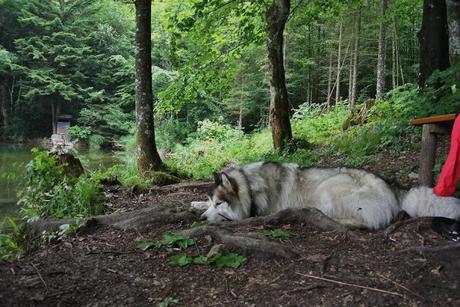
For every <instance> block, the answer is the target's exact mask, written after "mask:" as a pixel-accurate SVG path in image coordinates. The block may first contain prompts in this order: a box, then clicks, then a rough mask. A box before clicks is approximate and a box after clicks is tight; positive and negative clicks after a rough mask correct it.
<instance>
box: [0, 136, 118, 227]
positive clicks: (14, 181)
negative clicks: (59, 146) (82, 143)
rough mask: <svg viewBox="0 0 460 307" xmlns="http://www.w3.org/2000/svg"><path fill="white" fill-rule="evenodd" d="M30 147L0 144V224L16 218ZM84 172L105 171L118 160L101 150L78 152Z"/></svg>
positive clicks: (112, 154)
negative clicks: (9, 217) (7, 218)
mask: <svg viewBox="0 0 460 307" xmlns="http://www.w3.org/2000/svg"><path fill="white" fill-rule="evenodd" d="M31 149H32V146H28V145H17V144H0V222H2V221H3V220H4V218H5V217H6V216H13V217H14V216H16V215H17V212H18V209H19V207H18V206H17V205H16V202H17V200H18V199H17V194H18V192H19V190H20V189H21V188H22V187H23V184H24V181H25V166H26V165H27V163H29V161H30V160H31V159H32V157H33V156H32V154H31V152H30V150H31ZM78 158H80V160H81V162H82V164H83V166H84V168H85V170H88V169H89V170H94V169H106V168H107V167H110V166H111V165H113V164H115V163H116V162H117V161H118V159H117V157H116V155H115V154H114V153H113V152H108V151H101V150H87V151H79V153H78Z"/></svg>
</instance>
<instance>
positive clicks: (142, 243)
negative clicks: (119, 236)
mask: <svg viewBox="0 0 460 307" xmlns="http://www.w3.org/2000/svg"><path fill="white" fill-rule="evenodd" d="M152 247H153V248H160V247H161V242H159V241H140V242H138V243H136V248H138V249H141V250H143V251H146V250H148V249H149V248H152Z"/></svg>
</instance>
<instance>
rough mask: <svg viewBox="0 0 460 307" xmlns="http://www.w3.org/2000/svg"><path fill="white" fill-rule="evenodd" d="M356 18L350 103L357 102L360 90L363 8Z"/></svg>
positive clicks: (352, 104)
mask: <svg viewBox="0 0 460 307" xmlns="http://www.w3.org/2000/svg"><path fill="white" fill-rule="evenodd" d="M356 14H357V16H356V20H355V42H354V43H355V52H354V53H353V80H352V82H351V98H350V105H351V106H354V105H355V104H356V94H357V92H358V60H359V36H360V34H361V9H359V10H358V12H357V13H356Z"/></svg>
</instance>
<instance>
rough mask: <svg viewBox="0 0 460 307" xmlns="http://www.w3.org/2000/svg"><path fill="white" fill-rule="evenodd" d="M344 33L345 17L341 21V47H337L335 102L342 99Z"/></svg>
mask: <svg viewBox="0 0 460 307" xmlns="http://www.w3.org/2000/svg"><path fill="white" fill-rule="evenodd" d="M342 35H343V19H342V18H341V19H340V23H339V47H338V49H337V75H336V79H335V103H337V102H339V100H340V72H341V71H342V68H341V63H342Z"/></svg>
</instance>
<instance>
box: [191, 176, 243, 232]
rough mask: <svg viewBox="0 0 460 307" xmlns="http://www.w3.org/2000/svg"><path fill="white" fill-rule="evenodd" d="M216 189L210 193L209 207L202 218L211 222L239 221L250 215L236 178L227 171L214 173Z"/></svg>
mask: <svg viewBox="0 0 460 307" xmlns="http://www.w3.org/2000/svg"><path fill="white" fill-rule="evenodd" d="M213 176H214V189H213V190H212V191H211V193H210V195H209V207H208V210H206V211H205V212H204V213H203V214H202V215H201V218H200V220H203V221H209V222H210V223H220V222H222V221H239V220H242V219H244V218H247V217H249V212H248V211H249V208H245V206H244V205H243V204H242V203H241V200H240V197H241V192H243V191H241V189H242V187H240V186H239V184H238V181H237V179H236V178H232V177H230V176H229V175H228V174H227V173H225V172H222V173H220V174H217V173H213Z"/></svg>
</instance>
